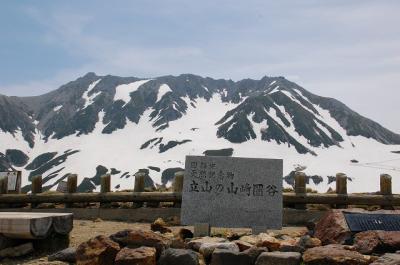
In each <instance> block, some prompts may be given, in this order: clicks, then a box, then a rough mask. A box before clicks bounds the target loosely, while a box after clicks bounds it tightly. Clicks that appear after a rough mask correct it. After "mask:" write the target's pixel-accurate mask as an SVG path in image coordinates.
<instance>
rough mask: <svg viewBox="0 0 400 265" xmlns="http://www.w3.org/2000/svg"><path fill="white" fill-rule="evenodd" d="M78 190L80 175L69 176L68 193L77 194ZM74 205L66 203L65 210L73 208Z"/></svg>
mask: <svg viewBox="0 0 400 265" xmlns="http://www.w3.org/2000/svg"><path fill="white" fill-rule="evenodd" d="M77 189H78V175H76V174H69V175H68V178H67V193H75V192H76V191H77ZM73 205H74V204H73V203H66V204H65V208H72V207H73Z"/></svg>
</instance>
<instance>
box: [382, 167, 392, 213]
mask: <svg viewBox="0 0 400 265" xmlns="http://www.w3.org/2000/svg"><path fill="white" fill-rule="evenodd" d="M380 184H381V185H380V186H381V192H380V193H381V195H385V196H392V195H393V194H392V177H391V176H390V175H388V174H381V179H380ZM381 208H382V209H385V210H393V209H394V208H393V207H392V206H381Z"/></svg>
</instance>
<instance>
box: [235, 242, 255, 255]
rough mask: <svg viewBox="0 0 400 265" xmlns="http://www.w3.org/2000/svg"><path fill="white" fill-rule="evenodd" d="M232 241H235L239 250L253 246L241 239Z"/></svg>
mask: <svg viewBox="0 0 400 265" xmlns="http://www.w3.org/2000/svg"><path fill="white" fill-rule="evenodd" d="M233 243H235V244H236V245H237V246H238V247H239V250H240V252H242V251H245V250H247V249H249V248H251V247H253V245H252V244H250V243H247V242H245V241H242V240H235V241H233Z"/></svg>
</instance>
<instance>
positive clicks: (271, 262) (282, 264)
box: [255, 251, 301, 265]
mask: <svg viewBox="0 0 400 265" xmlns="http://www.w3.org/2000/svg"><path fill="white" fill-rule="evenodd" d="M300 261H301V254H300V253H298V252H277V251H275V252H264V253H261V255H260V256H259V257H258V258H257V261H256V263H255V265H300Z"/></svg>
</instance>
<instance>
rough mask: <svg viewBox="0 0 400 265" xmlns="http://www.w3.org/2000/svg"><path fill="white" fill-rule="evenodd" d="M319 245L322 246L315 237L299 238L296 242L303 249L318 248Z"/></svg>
mask: <svg viewBox="0 0 400 265" xmlns="http://www.w3.org/2000/svg"><path fill="white" fill-rule="evenodd" d="M321 245H322V242H321V240H319V239H318V238H315V237H310V236H308V235H307V236H302V237H300V239H299V241H298V246H300V247H301V248H304V249H307V248H315V247H320V246H321Z"/></svg>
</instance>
